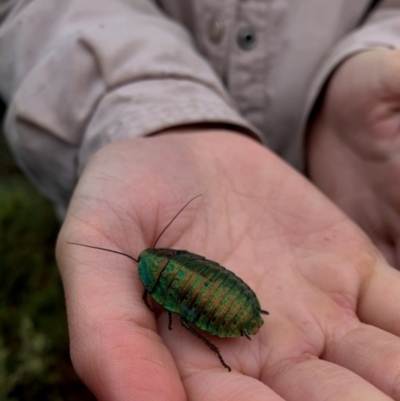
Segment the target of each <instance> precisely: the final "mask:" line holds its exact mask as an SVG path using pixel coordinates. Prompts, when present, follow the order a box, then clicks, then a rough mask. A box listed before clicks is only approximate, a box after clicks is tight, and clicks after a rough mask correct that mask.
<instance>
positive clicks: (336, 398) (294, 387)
mask: <svg viewBox="0 0 400 401" xmlns="http://www.w3.org/2000/svg"><path fill="white" fill-rule="evenodd" d="M263 378H264V381H265V383H266V384H268V385H269V386H270V387H271V388H272V389H273V390H275V391H276V392H277V393H278V394H280V395H281V396H282V397H283V398H284V399H285V400H287V401H292V400H293V401H356V400H357V401H358V400H363V401H389V400H392V399H391V398H390V397H389V396H387V395H386V394H384V393H383V392H381V391H380V390H378V389H377V388H376V387H374V386H373V385H372V384H370V383H368V382H367V381H365V380H364V379H362V378H361V377H359V376H357V375H356V374H355V373H353V372H351V371H349V370H347V369H345V368H342V367H340V366H338V365H334V364H333V363H330V362H327V361H322V360H320V359H317V358H316V357H312V356H307V355H304V356H303V359H302V360H286V361H282V362H281V363H279V364H276V365H275V366H274V367H271V368H270V369H269V370H267V371H266V372H265V374H264V377H263Z"/></svg>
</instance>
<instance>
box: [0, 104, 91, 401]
mask: <svg viewBox="0 0 400 401" xmlns="http://www.w3.org/2000/svg"><path fill="white" fill-rule="evenodd" d="M2 111H4V107H2V106H1V105H0V114H1V113H2ZM0 122H1V118H0ZM58 229H59V222H57V220H56V218H55V215H54V212H53V207H52V205H51V204H50V203H49V202H48V201H47V200H46V199H44V198H43V197H42V196H40V195H39V194H38V192H37V191H36V189H35V188H34V187H33V186H32V185H31V184H30V183H29V182H28V181H27V179H26V178H25V177H24V176H23V174H22V173H21V171H20V170H19V168H18V167H17V166H16V164H15V162H14V160H13V158H12V155H11V154H10V152H9V150H8V146H7V144H6V142H5V140H4V137H3V135H2V134H1V132H0V401H25V400H40V401H60V400H66V401H69V400H76V401H89V400H90V401H92V400H94V397H93V396H92V395H91V394H90V393H89V391H88V390H87V389H86V388H85V387H84V385H83V384H82V383H81V382H80V381H79V379H78V378H77V376H76V375H75V373H74V370H73V368H72V365H71V362H70V358H69V351H68V333H67V324H66V313H65V305H64V297H63V290H62V286H61V280H60V278H59V274H58V271H57V267H56V263H55V260H54V245H55V240H56V236H57V231H58Z"/></svg>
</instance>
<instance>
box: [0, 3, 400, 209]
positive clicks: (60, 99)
mask: <svg viewBox="0 0 400 401" xmlns="http://www.w3.org/2000/svg"><path fill="white" fill-rule="evenodd" d="M369 3H370V2H369V0H352V1H348V0H303V1H295V0H271V1H266V0H241V1H240V0H219V1H215V0H159V1H158V2H155V1H150V0H85V1H82V0H62V1H54V0H6V1H4V2H3V4H1V5H0V23H1V25H0V94H1V96H2V97H3V98H4V99H5V101H6V102H7V103H8V105H9V107H8V112H7V118H6V122H5V132H6V136H7V138H8V141H9V143H10V145H11V146H12V148H13V150H14V152H15V154H16V157H17V159H18V160H19V162H20V164H21V166H22V167H23V168H24V170H25V171H26V173H27V174H28V175H29V176H30V177H31V178H32V179H33V181H34V182H35V183H36V185H37V186H38V187H39V188H40V189H41V190H42V192H43V193H45V194H46V195H47V196H48V197H50V198H51V199H52V200H53V201H55V202H56V204H57V205H58V206H59V208H60V210H64V209H65V208H66V206H67V204H68V200H69V198H70V196H71V193H72V190H73V187H74V185H75V183H76V181H77V178H78V176H79V174H80V172H81V170H82V168H83V167H84V166H85V164H86V163H87V161H88V160H89V158H90V157H91V156H92V155H93V153H94V152H96V151H97V150H98V149H99V148H100V147H102V146H104V145H105V144H107V143H109V142H112V141H115V140H118V139H121V138H127V137H137V136H143V135H147V134H151V133H155V132H157V131H160V130H163V129H166V128H169V127H174V126H179V125H187V124H197V123H204V122H208V123H211V124H214V123H215V124H227V125H229V126H233V127H236V129H238V130H239V131H247V132H252V133H253V135H256V136H258V137H259V138H260V140H261V141H263V142H264V143H265V144H267V146H269V147H270V148H271V149H273V150H274V151H275V152H277V153H278V154H280V155H281V156H282V157H284V158H285V159H286V160H287V161H288V162H290V163H291V164H293V165H294V166H295V167H297V168H300V169H301V167H302V160H303V155H302V133H303V130H304V124H305V122H306V119H307V116H308V114H309V112H310V109H311V108H312V106H313V104H314V102H315V99H316V97H317V96H318V94H319V93H320V90H321V87H322V86H323V84H324V82H325V81H326V79H327V77H329V75H330V74H331V73H332V71H333V70H334V69H335V68H336V66H337V65H338V64H339V63H340V62H341V61H342V60H344V59H345V58H346V57H349V56H350V55H351V54H354V53H356V52H359V51H363V50H365V49H368V48H373V47H386V48H399V47H400V0H399V1H395V0H390V1H386V2H385V1H383V2H382V3H381V4H380V5H379V6H378V7H377V8H376V9H375V10H374V12H373V13H372V15H371V17H370V18H369V19H367V20H366V22H365V23H364V24H363V26H361V27H358V23H359V21H360V19H361V17H362V15H363V13H364V12H365V10H366V9H367V8H368V5H369Z"/></svg>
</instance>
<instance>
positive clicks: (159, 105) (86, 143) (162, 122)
mask: <svg viewBox="0 0 400 401" xmlns="http://www.w3.org/2000/svg"><path fill="white" fill-rule="evenodd" d="M149 116H151V117H149ZM205 123H206V124H211V125H212V124H215V125H216V126H218V127H219V128H220V127H221V126H222V127H224V126H225V127H226V128H229V129H234V130H236V131H238V132H242V133H245V134H248V135H250V136H252V137H254V138H257V139H259V140H260V141H261V140H262V139H261V138H262V136H261V134H260V133H259V132H258V131H257V129H256V128H255V127H254V126H252V125H251V124H250V123H249V122H248V121H246V120H245V119H244V118H243V117H241V116H240V114H239V113H238V112H237V111H236V110H235V108H234V107H233V105H232V106H231V105H230V104H229V100H228V101H227V100H226V99H223V98H221V96H220V95H219V94H217V93H215V92H214V91H213V90H211V89H210V88H208V87H206V86H204V84H200V83H196V82H193V81H185V80H179V79H168V78H167V79H159V80H158V79H154V80H146V81H138V82H135V83H132V84H129V85H126V86H123V87H121V88H118V89H117V90H115V91H113V92H110V93H109V94H107V95H106V96H104V97H103V98H102V101H101V103H100V104H99V105H98V107H97V109H96V112H95V113H94V115H93V116H92V118H91V121H90V124H89V125H88V127H87V129H86V132H85V135H84V138H83V141H82V144H81V147H80V151H79V156H78V169H77V174H78V175H80V174H81V172H82V170H83V168H84V167H85V165H86V164H87V163H88V161H89V159H90V158H91V157H92V155H93V154H94V153H95V152H97V151H98V150H99V149H101V148H102V147H104V146H105V145H107V144H108V143H111V142H115V141H118V140H122V139H127V138H136V137H140V136H146V135H151V134H154V133H157V132H159V131H162V130H165V129H168V128H173V127H179V126H182V125H192V124H193V125H194V124H205Z"/></svg>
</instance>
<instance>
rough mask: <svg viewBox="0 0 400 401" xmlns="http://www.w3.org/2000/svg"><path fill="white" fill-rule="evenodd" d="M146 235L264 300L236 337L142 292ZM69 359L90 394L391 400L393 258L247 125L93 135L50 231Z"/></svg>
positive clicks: (396, 393)
mask: <svg viewBox="0 0 400 401" xmlns="http://www.w3.org/2000/svg"><path fill="white" fill-rule="evenodd" d="M200 193H202V194H203V196H202V197H200V198H199V199H198V200H195V201H194V202H192V203H191V204H190V205H189V206H188V207H187V208H186V209H185V210H184V212H182V213H181V214H180V216H179V217H178V218H177V219H176V220H175V221H174V222H173V224H172V225H171V226H170V227H169V229H168V230H167V231H166V232H165V234H164V235H163V236H162V238H161V239H160V241H159V243H158V246H159V247H166V248H175V249H186V250H188V251H190V252H193V253H198V254H200V255H204V256H206V257H207V258H208V259H211V260H215V261H217V262H218V263H220V264H221V265H223V266H225V267H226V268H228V269H230V270H232V271H233V272H235V273H236V274H237V275H238V276H239V277H241V278H242V279H243V280H244V281H245V282H246V283H248V284H249V286H250V287H251V288H252V289H253V290H254V291H255V292H256V294H257V296H258V299H259V300H260V304H261V306H262V308H263V309H266V310H268V311H269V312H270V315H269V316H263V317H264V321H265V323H264V325H263V326H262V328H261V330H260V331H259V333H258V334H256V335H254V336H252V341H248V340H247V339H246V338H244V337H239V338H233V339H220V338H216V337H212V336H209V335H207V334H204V335H205V336H206V337H207V338H208V339H209V340H210V341H212V342H213V343H214V344H215V345H216V346H218V347H219V349H220V352H221V354H222V356H223V358H224V359H225V361H226V362H227V363H228V364H229V365H230V366H231V367H232V372H228V371H227V370H226V369H224V368H223V367H222V366H221V364H220V362H219V360H218V358H217V357H216V355H215V354H214V353H213V352H211V350H210V349H209V348H207V347H206V346H205V345H204V344H203V343H202V342H201V341H199V339H198V338H196V337H195V336H193V335H192V334H191V333H189V332H188V331H186V330H185V329H184V328H183V327H182V326H181V325H180V323H179V319H178V318H177V317H176V315H175V316H174V319H173V323H172V330H171V331H170V330H168V316H167V314H166V313H165V312H163V311H162V309H156V312H155V313H153V312H151V311H150V310H149V309H148V308H147V307H146V305H145V304H144V302H143V301H142V292H143V286H142V284H141V283H140V281H139V277H138V272H137V266H136V264H135V263H134V262H133V261H131V260H129V259H128V258H126V257H123V256H121V255H116V254H113V253H109V252H104V251H100V250H95V249H88V248H83V247H79V246H74V245H70V244H68V243H67V242H79V243H84V244H87V245H94V246H100V247H104V248H109V249H113V250H117V251H120V252H124V253H126V254H129V255H131V256H133V257H135V258H136V257H137V256H138V255H139V253H140V252H141V251H142V250H144V249H145V248H148V247H150V246H151V245H152V244H153V243H154V240H155V238H156V237H157V236H158V234H159V233H160V232H161V230H162V229H163V228H164V227H165V225H166V224H167V223H168V222H169V221H170V219H171V218H172V217H173V216H174V215H175V214H176V212H177V211H178V210H179V209H180V208H181V207H182V206H183V205H184V204H185V203H186V202H187V201H188V200H189V199H190V198H192V197H193V196H195V195H197V194H200ZM57 256H58V262H59V267H60V271H61V274H62V279H63V283H64V288H65V296H66V303H67V310H68V321H69V330H70V340H71V356H72V360H73V363H74V366H75V368H76V371H77V372H78V374H79V375H80V376H81V378H82V379H83V380H84V382H85V383H86V384H87V385H88V386H89V388H90V389H91V390H92V391H93V393H94V394H95V396H96V397H97V398H98V399H99V400H108V401H117V400H118V401H122V400H132V399H134V400H138V401H139V400H146V401H147V400H152V401H156V400H163V401H168V400H173V401H181V400H192V401H193V400H205V399H206V400H213V401H214V400H215V401H218V400H221V401H222V400H224V401H225V400H240V401H246V400H251V401H257V400H263V401H266V400H269V401H278V400H287V401H291V400H293V401H294V400H296V401H302V400H304V401H314V400H320V401H322V400H323V401H332V400H340V401H348V400H359V399H362V400H367V401H368V400H374V401H381V400H382V401H383V400H391V399H394V400H400V381H399V377H400V375H399V372H400V337H399V336H400V312H399V310H398V304H399V301H400V273H399V272H398V271H396V270H394V269H392V268H391V267H389V266H388V265H387V264H386V263H385V260H384V258H383V257H382V256H381V255H380V253H379V252H378V251H377V250H376V249H375V248H374V246H373V245H372V243H371V242H370V241H369V239H368V238H367V236H366V235H364V234H363V232H362V231H361V230H360V229H359V228H358V227H357V226H356V225H355V224H354V223H352V222H351V221H350V219H348V218H347V217H346V216H345V215H344V214H343V213H342V212H341V211H339V209H337V208H336V207H335V206H333V204H331V203H330V201H329V200H327V199H326V198H325V197H324V196H323V195H321V194H320V193H319V192H318V191H317V190H316V189H315V188H314V187H313V186H312V185H311V184H310V183H309V182H307V181H306V180H305V179H304V178H302V177H301V176H300V175H298V174H297V173H296V172H294V171H293V170H292V169H291V168H290V167H288V166H287V165H286V164H284V163H283V162H282V161H280V160H279V159H278V158H277V157H275V156H274V155H273V154H272V153H271V152H270V151H269V150H267V149H265V148H264V147H262V146H261V145H259V144H257V143H256V142H254V141H253V140H250V139H249V138H246V137H244V136H241V135H237V134H235V133H232V132H225V131H214V132H213V131H210V132H203V131H199V132H190V133H185V132H179V133H177V134H172V133H168V134H165V135H160V136H157V137H153V138H145V139H131V140H125V141H121V142H117V143H114V144H111V145H108V146H106V147H105V148H103V149H102V150H101V151H100V152H98V153H97V154H96V155H95V156H94V157H93V158H92V160H91V161H90V163H89V164H88V166H87V168H86V170H85V171H84V173H83V175H82V177H81V179H80V182H79V184H78V186H77V188H76V191H75V193H74V196H73V199H72V201H71V204H70V208H69V211H68V214H67V217H66V219H65V222H64V225H63V227H62V230H61V232H60V235H59V239H58V246H57Z"/></svg>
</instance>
